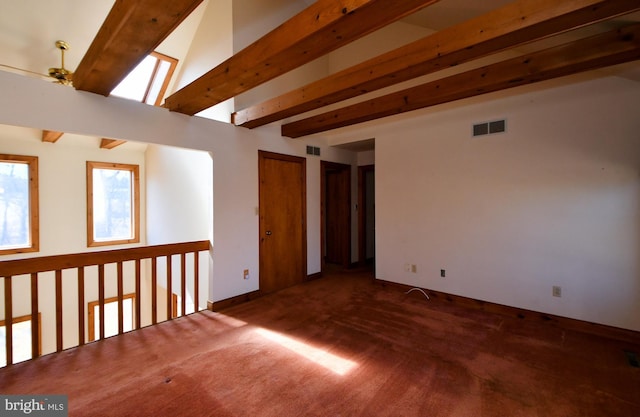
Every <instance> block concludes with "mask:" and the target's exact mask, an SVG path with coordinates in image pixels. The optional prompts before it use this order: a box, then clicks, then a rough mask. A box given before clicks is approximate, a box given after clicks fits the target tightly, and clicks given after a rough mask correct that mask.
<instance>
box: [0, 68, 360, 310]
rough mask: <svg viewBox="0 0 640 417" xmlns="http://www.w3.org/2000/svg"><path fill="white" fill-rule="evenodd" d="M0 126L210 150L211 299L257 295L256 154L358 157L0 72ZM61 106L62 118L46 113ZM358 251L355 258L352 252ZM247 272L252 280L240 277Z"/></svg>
mask: <svg viewBox="0 0 640 417" xmlns="http://www.w3.org/2000/svg"><path fill="white" fill-rule="evenodd" d="M0 89H1V90H2V91H4V92H5V94H3V95H0V123H4V124H10V125H18V126H27V127H32V128H37V129H43V128H44V129H49V130H56V131H67V132H75V133H82V134H84V135H90V136H96V137H102V136H104V137H110V138H119V139H125V140H131V141H138V142H146V143H152V144H161V145H170V146H176V147H181V148H188V149H194V150H203V151H207V152H210V153H211V155H212V157H213V178H214V180H213V194H214V197H213V200H214V208H213V212H214V214H213V218H214V220H213V221H214V224H213V230H214V236H213V245H214V251H213V255H212V256H213V281H212V282H211V286H210V294H209V297H210V298H209V300H210V301H218V300H221V299H225V298H229V297H233V296H236V295H239V294H244V293H247V292H251V291H255V290H257V289H258V283H259V274H258V216H257V215H256V207H257V206H258V150H266V151H271V152H280V153H285V154H289V155H297V156H303V157H305V156H306V144H307V143H312V144H314V145H315V146H319V147H320V148H321V151H322V155H323V156H322V159H325V160H328V161H333V162H341V163H348V164H351V165H355V164H356V154H355V153H353V152H349V151H344V150H341V149H337V148H331V147H328V146H327V145H326V142H325V141H323V140H320V139H316V140H313V141H305V140H292V139H287V138H282V137H281V136H279V134H278V132H277V129H270V128H263V129H255V130H249V129H244V128H238V127H234V126H231V125H229V124H226V123H221V122H217V121H214V120H210V119H205V118H201V117H197V116H196V117H190V116H185V115H183V114H179V113H173V112H169V111H168V110H166V109H163V108H158V107H152V106H147V105H144V104H141V103H135V102H133V101H130V100H124V99H120V98H116V97H103V96H99V95H96V94H91V93H86V92H81V91H76V90H74V89H71V88H64V87H61V86H59V85H55V84H51V83H46V82H43V81H40V80H35V79H30V78H26V77H22V76H19V75H15V74H10V73H0ZM59 106H62V107H64V108H65V109H66V112H62V113H60V112H56V113H52V112H50V111H48V109H50V108H54V107H59ZM319 196H320V161H319V159H318V158H309V159H308V163H307V210H308V211H307V216H308V223H307V239H308V245H307V250H308V255H307V259H308V267H307V272H308V273H309V274H313V273H316V272H319V271H320V207H319V205H320V203H319ZM356 253H357V252H356ZM244 269H249V270H250V272H251V279H249V280H244V279H243V276H242V271H243V270H244Z"/></svg>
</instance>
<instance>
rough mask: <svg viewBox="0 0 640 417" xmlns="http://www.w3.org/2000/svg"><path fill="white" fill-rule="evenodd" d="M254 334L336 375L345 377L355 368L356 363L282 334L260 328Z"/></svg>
mask: <svg viewBox="0 0 640 417" xmlns="http://www.w3.org/2000/svg"><path fill="white" fill-rule="evenodd" d="M255 332H256V333H258V334H259V335H260V336H263V337H265V338H267V339H269V340H271V341H272V342H276V343H277V344H279V345H280V346H282V347H284V348H286V349H289V350H290V351H292V352H294V353H297V354H298V355H300V356H303V357H304V358H306V359H308V360H310V361H312V362H314V363H317V364H318V365H320V366H323V367H325V368H326V369H328V370H330V371H331V372H334V373H336V374H338V375H346V374H347V373H349V371H351V370H352V369H353V368H354V367H356V366H357V363H355V362H353V361H350V360H348V359H344V358H341V357H339V356H336V355H334V354H332V353H329V352H327V351H326V350H323V349H319V348H316V347H313V346H310V345H308V344H306V343H303V342H300V341H297V340H295V339H293V338H291V337H289V336H285V335H283V334H282V333H278V332H273V331H271V330H267V329H263V328H261V327H259V328H257V329H255Z"/></svg>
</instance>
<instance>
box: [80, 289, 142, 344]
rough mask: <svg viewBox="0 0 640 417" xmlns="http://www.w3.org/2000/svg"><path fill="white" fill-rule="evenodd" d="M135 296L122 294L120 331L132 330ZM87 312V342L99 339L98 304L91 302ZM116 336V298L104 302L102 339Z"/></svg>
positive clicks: (97, 302)
mask: <svg viewBox="0 0 640 417" xmlns="http://www.w3.org/2000/svg"><path fill="white" fill-rule="evenodd" d="M135 302H136V295H135V294H133V293H131V294H124V295H123V297H122V331H123V332H129V331H131V330H133V323H134V320H135V316H134V314H135V313H134V312H135V309H134V306H135ZM87 306H88V309H87V311H88V312H89V341H90V342H93V341H94V340H96V339H100V302H99V301H91V302H89V303H87ZM117 334H118V297H112V298H107V299H105V300H104V337H110V336H115V335H117Z"/></svg>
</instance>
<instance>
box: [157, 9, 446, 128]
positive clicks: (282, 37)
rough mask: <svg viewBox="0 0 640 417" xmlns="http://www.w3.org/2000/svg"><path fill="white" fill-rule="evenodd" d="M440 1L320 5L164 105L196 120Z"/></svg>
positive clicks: (257, 42)
mask: <svg viewBox="0 0 640 417" xmlns="http://www.w3.org/2000/svg"><path fill="white" fill-rule="evenodd" d="M437 1H438V0H403V1H389V0H317V1H316V2H315V3H313V4H312V5H311V6H309V7H308V8H306V9H305V10H303V11H302V12H300V13H298V14H297V15H296V16H294V17H293V18H291V19H289V20H288V21H286V22H285V23H283V24H282V25H280V26H278V27H277V28H276V29H274V30H273V31H271V32H269V33H268V34H266V35H265V36H263V37H262V38H261V39H258V40H257V41H256V42H254V43H252V44H251V45H249V46H248V47H246V48H245V49H243V50H241V51H240V52H238V53H237V54H235V55H234V56H232V57H231V58H229V59H227V60H226V61H224V62H223V63H221V64H220V65H218V66H217V67H215V68H213V69H212V70H211V71H209V72H207V73H206V74H204V75H203V76H201V77H200V78H198V79H197V80H195V81H193V82H192V83H191V84H189V85H187V86H185V87H184V88H182V89H181V90H179V91H177V92H175V93H174V94H173V95H171V96H169V97H168V98H167V99H166V100H165V105H164V106H165V107H166V108H168V109H170V110H172V111H176V112H180V113H185V114H189V115H194V114H196V113H198V112H200V111H202V110H204V109H207V108H209V107H212V106H214V105H216V104H218V103H221V102H223V101H225V100H227V99H229V98H231V97H234V96H236V95H238V94H240V93H242V92H245V91H247V90H249V89H251V88H253V87H256V86H258V85H260V84H262V83H264V82H266V81H269V80H271V79H273V78H275V77H277V76H279V75H282V74H284V73H286V72H289V71H291V70H293V69H295V68H297V67H299V66H301V65H303V64H306V63H308V62H311V61H312V60H314V59H316V58H318V57H320V56H323V55H325V54H327V53H329V52H331V51H333V50H335V49H337V48H339V47H341V46H343V45H346V44H347V43H349V42H352V41H354V40H355V39H357V38H359V37H361V36H364V35H366V34H368V33H370V32H373V31H374V30H377V29H379V28H381V27H383V26H385V25H388V24H389V23H391V22H393V21H396V20H398V19H400V18H402V17H405V16H407V15H409V14H411V13H414V12H415V11H417V10H420V9H422V8H424V7H426V6H429V5H431V4H433V3H436V2H437Z"/></svg>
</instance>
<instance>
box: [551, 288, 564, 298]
mask: <svg viewBox="0 0 640 417" xmlns="http://www.w3.org/2000/svg"><path fill="white" fill-rule="evenodd" d="M551 293H552V294H553V296H554V297H562V287H559V286H557V285H554V286H553V288H552V290H551Z"/></svg>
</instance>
